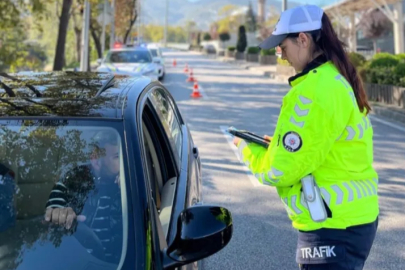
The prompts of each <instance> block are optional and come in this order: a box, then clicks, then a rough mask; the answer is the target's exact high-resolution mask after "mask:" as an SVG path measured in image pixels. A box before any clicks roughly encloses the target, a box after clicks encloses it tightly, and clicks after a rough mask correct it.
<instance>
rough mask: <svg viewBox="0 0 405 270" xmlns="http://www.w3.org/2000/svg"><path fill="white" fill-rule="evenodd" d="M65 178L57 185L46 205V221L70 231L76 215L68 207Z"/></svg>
mask: <svg viewBox="0 0 405 270" xmlns="http://www.w3.org/2000/svg"><path fill="white" fill-rule="evenodd" d="M67 179H68V178H67V177H64V178H62V180H61V181H59V182H58V183H56V184H55V186H54V187H53V189H52V191H51V194H50V195H49V199H48V201H47V203H46V212H45V221H48V222H52V223H54V224H59V225H62V226H65V227H66V229H70V228H71V226H72V224H73V221H74V220H75V219H76V213H75V212H74V211H73V209H72V208H71V207H68V189H67V186H66V182H67V181H66V180H67Z"/></svg>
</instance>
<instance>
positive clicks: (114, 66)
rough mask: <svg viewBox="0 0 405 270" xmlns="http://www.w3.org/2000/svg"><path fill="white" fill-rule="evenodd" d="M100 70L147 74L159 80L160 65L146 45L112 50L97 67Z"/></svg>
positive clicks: (139, 74)
mask: <svg viewBox="0 0 405 270" xmlns="http://www.w3.org/2000/svg"><path fill="white" fill-rule="evenodd" d="M97 71H98V72H109V73H113V74H117V75H130V76H146V77H149V78H150V79H151V80H152V81H157V80H158V65H157V64H155V63H154V61H153V57H152V54H151V53H150V51H149V50H148V49H147V48H145V47H127V48H119V49H113V50H110V51H109V52H108V53H107V55H106V57H105V58H104V59H103V60H102V62H101V64H100V66H99V67H98V68H97Z"/></svg>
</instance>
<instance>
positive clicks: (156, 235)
mask: <svg viewBox="0 0 405 270" xmlns="http://www.w3.org/2000/svg"><path fill="white" fill-rule="evenodd" d="M157 87H160V88H161V86H159V85H155V84H154V83H152V84H151V85H149V86H148V87H147V88H145V89H144V90H143V93H142V94H141V95H140V97H139V102H138V106H137V114H136V125H137V131H138V138H139V139H138V141H139V146H140V149H142V150H141V151H142V154H141V158H142V163H143V168H144V172H143V175H144V178H145V183H144V185H145V192H146V197H147V203H148V207H149V217H150V219H151V223H152V227H153V229H152V235H151V238H152V240H151V241H152V243H153V253H154V257H155V258H157V257H159V258H160V256H161V252H162V250H163V249H164V248H165V247H167V245H168V243H169V239H170V231H171V230H172V228H171V227H172V224H173V216H174V215H173V214H174V212H175V211H174V210H175V208H176V207H175V205H176V200H177V188H178V185H177V184H176V187H175V193H174V198H173V202H172V211H171V214H170V215H171V216H170V222H169V228H168V234H167V236H165V235H163V234H162V224H161V223H160V218H159V215H158V214H157V211H156V213H155V212H154V209H157V206H156V202H155V200H154V198H153V196H152V192H151V188H152V187H151V184H152V183H151V182H152V181H150V179H149V178H148V172H147V171H145V168H147V167H148V166H147V164H146V163H145V158H146V155H145V147H144V142H143V127H142V121H143V113H144V109H145V107H149V110H150V111H151V112H150V116H151V117H153V118H154V121H155V122H156V125H157V126H158V129H159V132H160V133H161V135H162V136H163V137H164V139H163V141H164V142H163V143H164V144H165V145H167V147H166V148H167V150H168V151H169V153H170V156H171V157H170V159H171V163H172V164H173V165H174V166H173V169H174V170H175V177H176V183H177V182H178V180H179V178H180V177H181V175H182V174H184V173H183V172H182V171H181V170H180V167H178V165H177V163H176V160H175V156H174V155H175V154H174V153H173V150H172V148H171V147H170V146H169V145H170V144H169V141H168V138H167V135H166V132H165V130H164V128H163V126H162V123H161V121H160V119H159V116H158V115H157V114H156V111H155V109H154V106H153V104H152V101H151V100H150V98H149V95H148V93H149V92H150V91H152V90H153V89H156V88H157ZM163 91H167V90H164V89H163ZM174 112H175V113H176V114H177V113H178V111H176V109H174ZM141 136H142V138H141ZM160 143H161V142H160ZM155 147H156V146H155ZM166 180H168V179H166ZM162 237H163V238H162ZM157 263H159V262H157ZM160 263H161V262H160Z"/></svg>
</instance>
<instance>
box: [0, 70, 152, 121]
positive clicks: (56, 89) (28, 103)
mask: <svg viewBox="0 0 405 270" xmlns="http://www.w3.org/2000/svg"><path fill="white" fill-rule="evenodd" d="M150 82H151V80H150V79H149V78H147V77H141V76H139V77H128V76H123V75H112V74H109V73H101V72H70V71H61V72H40V73H34V72H30V73H17V74H6V73H0V120H1V118H9V117H19V118H21V117H50V118H51V117H82V118H83V117H86V118H118V119H119V118H122V113H121V110H122V104H123V102H124V101H125V99H126V96H127V95H128V94H129V91H130V92H131V95H132V94H134V95H137V96H139V95H140V94H141V92H142V90H143V89H145V87H146V86H147V85H148V84H149V83H150ZM126 90H128V91H126Z"/></svg>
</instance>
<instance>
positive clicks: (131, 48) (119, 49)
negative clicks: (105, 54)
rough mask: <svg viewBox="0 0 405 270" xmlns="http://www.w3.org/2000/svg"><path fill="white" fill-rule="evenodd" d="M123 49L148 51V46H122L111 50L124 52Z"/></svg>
mask: <svg viewBox="0 0 405 270" xmlns="http://www.w3.org/2000/svg"><path fill="white" fill-rule="evenodd" d="M122 51H145V52H147V51H148V48H146V47H122V48H115V49H111V50H110V52H122Z"/></svg>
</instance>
